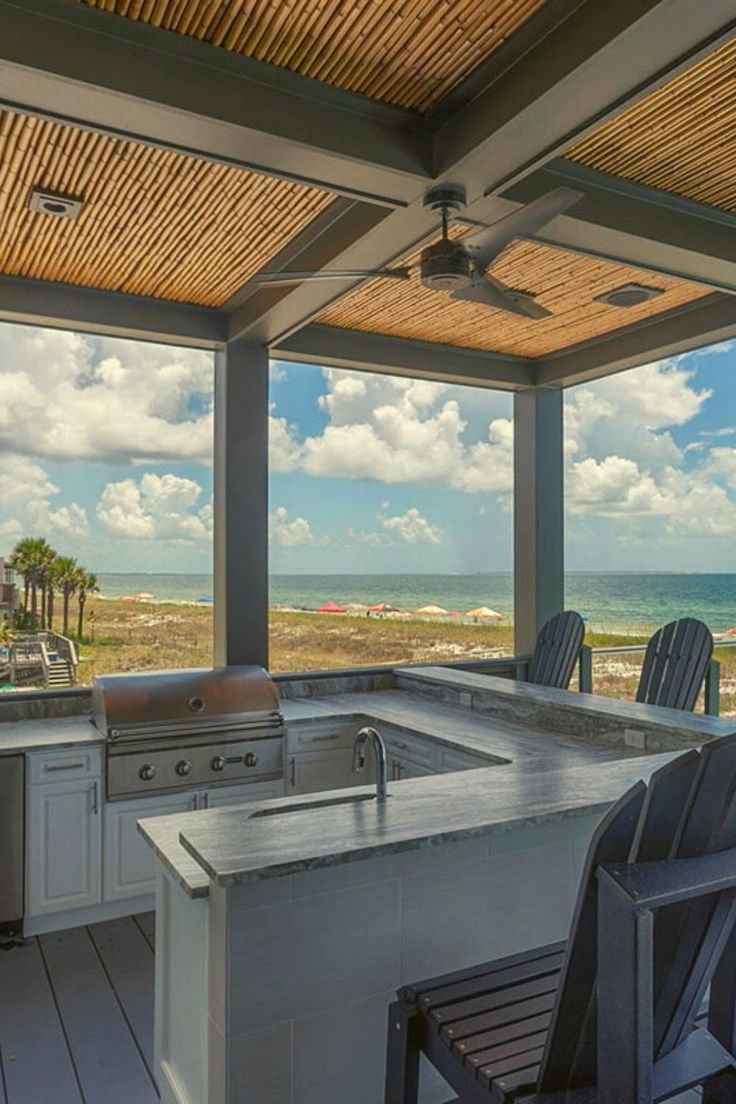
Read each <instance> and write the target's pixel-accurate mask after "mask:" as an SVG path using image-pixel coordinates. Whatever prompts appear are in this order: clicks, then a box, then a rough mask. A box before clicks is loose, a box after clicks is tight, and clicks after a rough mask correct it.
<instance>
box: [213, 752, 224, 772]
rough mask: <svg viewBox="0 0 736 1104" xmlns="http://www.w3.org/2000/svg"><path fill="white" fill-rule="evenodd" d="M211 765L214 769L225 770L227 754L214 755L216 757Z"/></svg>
mask: <svg viewBox="0 0 736 1104" xmlns="http://www.w3.org/2000/svg"><path fill="white" fill-rule="evenodd" d="M210 766H211V767H212V769H213V771H221V770H224V769H225V756H224V755H216V756H215V757H214V759H212V760H211V762H210Z"/></svg>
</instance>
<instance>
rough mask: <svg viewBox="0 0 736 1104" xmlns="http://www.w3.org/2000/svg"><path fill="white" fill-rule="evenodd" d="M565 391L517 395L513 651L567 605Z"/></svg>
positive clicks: (528, 645) (528, 646)
mask: <svg viewBox="0 0 736 1104" xmlns="http://www.w3.org/2000/svg"><path fill="white" fill-rule="evenodd" d="M563 441H564V434H563V418H562V391H561V390H558V389H555V388H545V387H540V388H536V389H533V390H527V391H519V392H518V393H517V394H516V395H515V396H514V652H515V653H516V655H530V654H531V652H532V650H533V648H534V642H535V640H536V639H537V633H538V632H539V630H540V629H541V627H542V625H543V624H544V623H545V621H547V620H548V619H549V618H550V617H552V616H554V614H556V613H559V612H560V611H561V610H562V609H563V607H564V599H565V594H564V528H563V527H564V504H563Z"/></svg>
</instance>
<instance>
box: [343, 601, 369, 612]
mask: <svg viewBox="0 0 736 1104" xmlns="http://www.w3.org/2000/svg"><path fill="white" fill-rule="evenodd" d="M348 609H349V610H351V611H352V612H353V613H366V612H367V610H368V607H367V606H365V605H363V603H362V602H348Z"/></svg>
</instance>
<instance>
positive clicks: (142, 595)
mask: <svg viewBox="0 0 736 1104" xmlns="http://www.w3.org/2000/svg"><path fill="white" fill-rule="evenodd" d="M137 597H138V598H140V599H141V600H142V601H144V602H150V601H151V600H152V599H153V595H152V594H147V593H146V592H145V591H144V590H142V591H141V593H140V594H139V595H137Z"/></svg>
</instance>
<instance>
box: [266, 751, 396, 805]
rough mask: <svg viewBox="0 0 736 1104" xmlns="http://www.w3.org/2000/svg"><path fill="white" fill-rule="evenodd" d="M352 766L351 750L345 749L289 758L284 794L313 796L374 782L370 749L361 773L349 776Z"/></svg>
mask: <svg viewBox="0 0 736 1104" xmlns="http://www.w3.org/2000/svg"><path fill="white" fill-rule="evenodd" d="M352 762H353V749H352V748H349V747H347V748H333V749H331V750H328V749H327V748H326V749H325V750H324V751H304V752H301V753H300V754H299V755H290V756H289V760H288V762H287V764H286V792H287V794H302V793H315V792H319V791H321V790H340V789H343V788H344V787H347V786H368V785H370V784H371V783H373V782H375V780H376V767H375V761H374V758H373V753H372V751H371V750H370V748H369V749H368V751H367V754H366V764H365V768H364V769H363V770H362V771H360V772H359V773H353V771H352V769H351V767H352Z"/></svg>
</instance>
